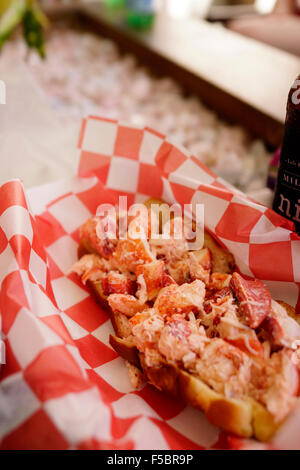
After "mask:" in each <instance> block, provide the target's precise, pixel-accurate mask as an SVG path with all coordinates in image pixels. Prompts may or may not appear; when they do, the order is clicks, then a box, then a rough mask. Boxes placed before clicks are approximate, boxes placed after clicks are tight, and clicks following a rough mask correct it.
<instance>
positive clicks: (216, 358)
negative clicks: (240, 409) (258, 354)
mask: <svg viewBox="0 0 300 470" xmlns="http://www.w3.org/2000/svg"><path fill="white" fill-rule="evenodd" d="M251 364H252V361H251V359H250V358H249V357H248V356H247V354H245V353H244V352H243V351H241V350H240V349H238V348H236V347H234V346H232V345H231V344H229V343H227V342H226V341H224V340H223V339H219V338H215V339H212V340H210V342H209V343H207V344H206V347H205V349H204V351H203V352H202V354H201V357H200V359H199V360H197V362H196V371H197V373H198V375H199V377H200V378H201V379H202V380H203V381H204V382H205V383H206V384H207V385H209V386H210V387H212V388H213V389H214V390H215V391H216V392H219V393H222V394H224V395H225V396H226V397H228V398H237V397H241V396H243V395H245V394H246V393H247V389H248V384H249V381H250V378H251Z"/></svg>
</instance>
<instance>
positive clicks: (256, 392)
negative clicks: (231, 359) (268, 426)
mask: <svg viewBox="0 0 300 470" xmlns="http://www.w3.org/2000/svg"><path fill="white" fill-rule="evenodd" d="M298 390H299V374H298V370H297V367H296V365H295V364H294V361H293V353H292V351H290V350H287V349H282V350H281V351H279V352H276V353H273V354H272V356H271V358H270V359H269V360H268V361H267V362H266V363H265V365H264V366H263V367H261V368H258V367H257V366H256V367H253V370H252V379H251V388H250V391H251V395H252V396H253V397H254V398H255V399H256V400H258V401H260V402H261V403H263V404H264V405H265V406H266V407H267V409H268V411H269V412H270V413H271V414H272V415H273V417H274V420H275V422H280V421H282V420H283V419H284V418H285V417H286V416H287V415H288V414H289V412H290V411H291V409H292V408H293V407H294V405H295V402H296V396H297V393H298Z"/></svg>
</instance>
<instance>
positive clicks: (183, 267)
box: [166, 253, 191, 285]
mask: <svg viewBox="0 0 300 470" xmlns="http://www.w3.org/2000/svg"><path fill="white" fill-rule="evenodd" d="M166 268H167V271H168V273H169V275H170V276H171V277H172V279H174V281H175V282H176V283H177V284H179V285H181V284H184V283H185V282H190V280H191V276H190V261H189V256H188V254H187V253H186V254H185V255H183V257H182V258H181V259H179V260H177V259H176V260H172V261H167V263H166Z"/></svg>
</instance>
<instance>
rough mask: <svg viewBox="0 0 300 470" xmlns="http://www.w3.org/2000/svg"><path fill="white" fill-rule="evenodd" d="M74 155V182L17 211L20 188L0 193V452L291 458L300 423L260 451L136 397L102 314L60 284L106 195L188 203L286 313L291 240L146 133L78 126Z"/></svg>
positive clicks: (296, 272) (149, 394) (292, 272)
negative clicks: (0, 357) (276, 451)
mask: <svg viewBox="0 0 300 470" xmlns="http://www.w3.org/2000/svg"><path fill="white" fill-rule="evenodd" d="M78 147H79V155H80V161H79V168H78V176H77V177H75V178H73V179H70V180H68V181H63V182H58V183H53V184H48V185H45V186H42V187H39V188H34V189H32V190H30V191H29V192H28V194H27V197H28V200H29V202H30V207H31V210H30V209H29V203H28V202H27V199H26V196H25V194H24V191H23V187H22V184H21V182H19V181H17V180H16V181H9V182H8V183H6V184H4V185H3V186H2V187H1V188H0V286H1V291H0V310H1V316H2V330H3V336H4V341H5V346H6V365H5V366H2V369H1V371H0V374H1V375H0V381H1V383H0V448H3V449H49V448H50V449H66V448H77V449H78V448H79V449H147V448H148V449H149V448H150V449H202V448H230V447H232V448H269V447H272V446H276V447H282V448H285V447H291V446H292V447H293V448H297V449H299V440H298V439H297V435H299V431H300V410H299V412H296V413H295V414H294V415H293V417H292V418H291V419H290V420H289V421H288V422H287V424H286V425H285V426H284V429H282V431H280V433H279V434H278V436H277V437H276V440H275V441H274V442H273V443H270V444H268V445H262V444H258V443H256V442H254V441H248V440H242V439H238V438H236V437H233V436H231V435H228V434H227V433H223V432H222V433H220V432H219V430H218V429H216V428H214V427H213V426H211V425H210V424H209V423H208V422H207V421H206V419H205V417H204V416H203V414H202V413H201V412H200V411H199V412H198V411H196V410H193V409H192V408H190V407H185V406H184V405H183V404H182V403H181V402H179V401H177V400H175V399H173V398H172V397H170V396H168V395H166V394H164V393H161V392H158V391H157V390H155V389H154V388H153V387H151V386H150V385H146V386H145V387H144V388H142V389H140V390H133V388H132V386H131V384H130V382H129V379H128V374H127V369H126V366H125V364H124V361H123V360H122V359H121V358H119V357H118V355H117V354H116V353H115V351H114V350H113V349H112V348H111V347H110V345H109V342H108V338H109V334H110V333H111V332H112V326H111V323H110V320H109V319H108V316H107V314H106V313H105V312H104V311H102V310H101V309H100V308H99V306H98V305H96V304H95V302H94V300H93V299H92V298H91V297H90V295H89V293H88V291H87V289H86V288H85V287H84V286H83V285H82V284H81V283H80V281H79V279H78V278H77V277H76V275H74V274H70V267H71V266H72V263H73V262H74V261H75V260H76V250H77V245H78V229H79V227H80V225H81V224H82V223H83V222H84V221H85V220H86V219H87V218H89V217H90V216H92V215H93V214H95V212H96V208H97V206H98V205H99V204H100V203H103V202H107V203H112V204H115V203H117V202H118V197H119V195H127V196H128V204H132V203H134V202H141V201H143V200H145V199H147V198H148V197H149V196H151V197H162V198H163V199H165V200H166V201H168V202H170V203H172V202H175V201H178V202H179V203H181V204H183V203H191V204H192V205H193V206H195V204H197V203H199V202H200V203H204V204H205V223H206V226H207V228H208V229H209V230H210V231H211V232H212V233H214V234H215V235H216V236H217V238H218V240H219V241H220V243H222V244H223V245H225V246H226V247H227V248H228V249H229V250H230V251H231V252H232V253H233V254H234V256H235V259H236V262H237V265H238V267H239V269H240V271H241V272H242V273H243V274H244V275H246V276H251V277H253V276H255V277H258V278H260V279H262V280H263V281H264V282H265V283H266V284H267V286H268V287H269V288H270V290H271V292H272V294H273V296H274V297H275V298H280V299H282V300H285V301H287V302H289V303H290V304H292V305H294V306H296V307H297V308H298V311H299V307H300V302H299V285H300V263H299V259H300V239H299V237H297V236H296V235H295V234H294V233H293V232H291V229H292V226H291V224H290V223H289V222H288V221H286V220H285V219H283V218H281V217H280V216H278V215H276V214H275V213H274V212H272V211H271V210H270V209H267V208H265V207H263V206H261V205H258V204H257V203H255V202H254V201H252V200H250V199H248V198H247V197H246V196H245V195H243V194H242V193H240V192H239V191H237V190H235V189H234V188H232V187H230V186H228V185H227V184H226V183H225V182H224V181H223V180H221V179H220V178H218V177H216V175H214V174H213V173H212V172H211V171H209V170H208V169H207V168H206V167H205V166H204V165H203V164H201V163H200V162H199V161H198V160H197V159H196V158H195V157H194V156H192V155H190V154H189V153H188V152H187V151H186V150H185V149H183V148H181V147H179V146H178V145H173V144H172V143H171V142H170V141H169V140H168V139H167V138H166V137H165V136H163V135H161V134H158V133H157V132H154V131H153V130H151V129H148V128H145V129H139V128H136V127H129V126H128V125H125V124H124V125H123V124H122V123H118V122H116V121H109V120H106V119H100V118H97V117H89V118H87V119H85V120H84V121H83V125H82V129H81V133H80V138H79V143H78ZM62 151H63V150H62ZM297 261H298V263H297Z"/></svg>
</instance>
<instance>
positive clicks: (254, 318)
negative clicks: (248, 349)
mask: <svg viewBox="0 0 300 470" xmlns="http://www.w3.org/2000/svg"><path fill="white" fill-rule="evenodd" d="M230 287H231V288H232V290H233V292H234V295H235V297H236V299H237V301H238V303H239V313H240V314H241V316H242V317H244V318H245V320H246V322H247V323H248V325H249V326H250V327H251V328H257V327H258V326H259V325H260V324H261V323H262V322H263V320H264V319H265V318H266V316H267V315H268V314H269V313H270V310H271V296H270V293H269V291H268V289H267V287H266V286H265V285H264V283H263V282H261V281H259V280H258V279H256V280H255V281H247V280H246V279H244V278H243V277H242V276H241V275H240V274H238V273H237V272H234V273H233V274H232V278H231V281H230Z"/></svg>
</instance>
